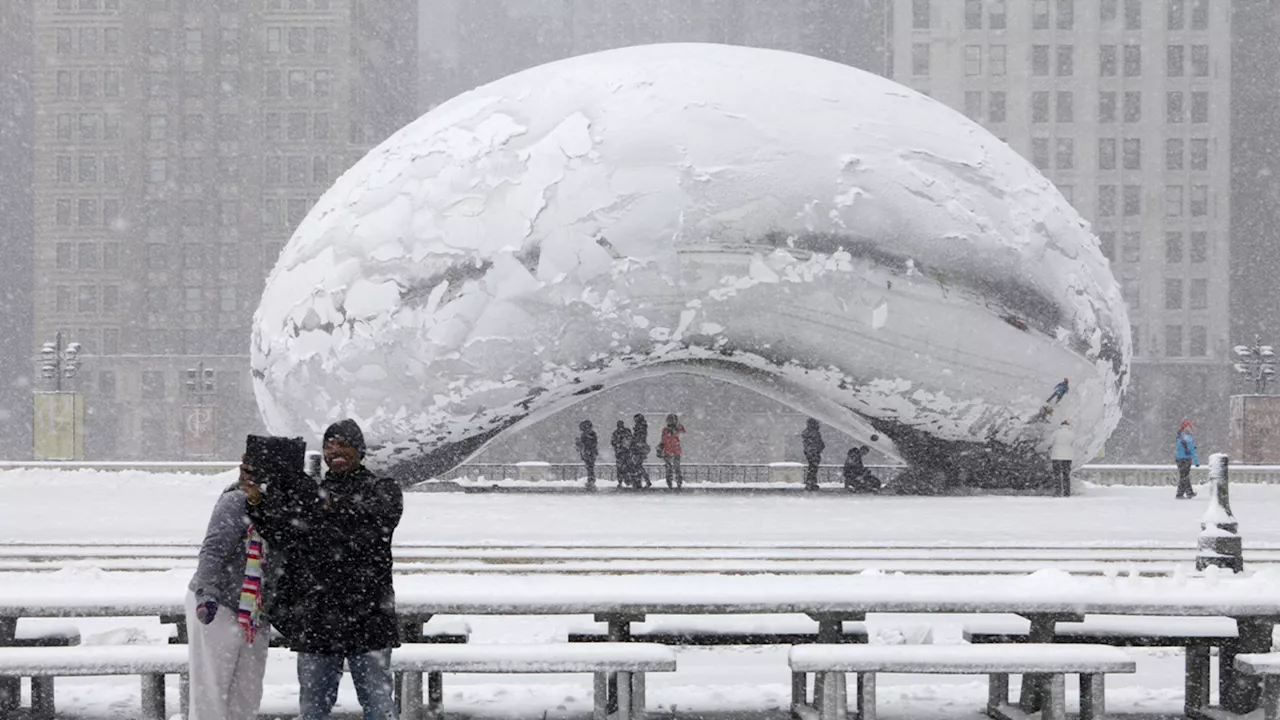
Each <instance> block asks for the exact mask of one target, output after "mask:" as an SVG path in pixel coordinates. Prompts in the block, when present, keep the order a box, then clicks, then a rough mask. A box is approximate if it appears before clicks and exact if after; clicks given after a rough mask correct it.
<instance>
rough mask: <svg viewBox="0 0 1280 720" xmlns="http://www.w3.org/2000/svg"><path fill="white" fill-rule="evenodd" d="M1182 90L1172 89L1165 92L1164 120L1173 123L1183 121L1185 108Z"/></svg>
mask: <svg viewBox="0 0 1280 720" xmlns="http://www.w3.org/2000/svg"><path fill="white" fill-rule="evenodd" d="M1182 98H1183V96H1182V91H1181V90H1172V91H1170V92H1167V93H1165V94H1164V121H1165V122H1167V123H1171V124H1177V123H1180V122H1182V116H1183V115H1184V114H1185V112H1184V110H1183V100H1182Z"/></svg>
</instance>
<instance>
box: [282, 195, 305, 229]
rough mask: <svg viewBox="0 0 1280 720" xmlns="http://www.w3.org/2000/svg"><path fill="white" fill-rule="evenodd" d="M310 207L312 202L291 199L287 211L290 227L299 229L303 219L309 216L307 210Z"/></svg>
mask: <svg viewBox="0 0 1280 720" xmlns="http://www.w3.org/2000/svg"><path fill="white" fill-rule="evenodd" d="M310 207H311V202H310V201H308V200H300V199H296V198H289V204H288V209H287V211H286V212H287V215H288V216H287V217H286V218H285V220H286V221H288V223H289V227H297V226H298V223H300V222H302V220H303V218H305V217H306V216H307V210H308V209H309V208H310Z"/></svg>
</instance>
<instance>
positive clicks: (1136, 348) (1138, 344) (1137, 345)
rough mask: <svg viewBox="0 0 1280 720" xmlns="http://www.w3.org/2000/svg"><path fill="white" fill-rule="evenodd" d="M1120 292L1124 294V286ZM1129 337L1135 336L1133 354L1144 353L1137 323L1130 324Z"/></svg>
mask: <svg viewBox="0 0 1280 720" xmlns="http://www.w3.org/2000/svg"><path fill="white" fill-rule="evenodd" d="M1120 293H1121V294H1122V295H1123V294H1124V288H1123V287H1122V288H1121V289H1120ZM1129 337H1131V338H1133V354H1134V355H1141V354H1142V350H1141V348H1142V343H1141V342H1140V340H1141V339H1142V334H1141V333H1140V332H1139V331H1138V326H1137V325H1130V326H1129Z"/></svg>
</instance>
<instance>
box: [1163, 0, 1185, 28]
mask: <svg viewBox="0 0 1280 720" xmlns="http://www.w3.org/2000/svg"><path fill="white" fill-rule="evenodd" d="M1166 1H1167V2H1168V3H1169V7H1168V19H1167V21H1166V26H1167V27H1168V28H1169V29H1170V30H1182V29H1183V28H1185V27H1186V26H1187V7H1186V5H1187V4H1186V0H1166Z"/></svg>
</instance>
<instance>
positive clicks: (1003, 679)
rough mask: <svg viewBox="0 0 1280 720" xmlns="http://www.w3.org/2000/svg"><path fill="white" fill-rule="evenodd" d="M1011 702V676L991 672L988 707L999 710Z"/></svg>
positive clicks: (988, 686) (988, 681)
mask: <svg viewBox="0 0 1280 720" xmlns="http://www.w3.org/2000/svg"><path fill="white" fill-rule="evenodd" d="M1008 704H1009V676H1008V675H1007V674H1006V673H991V676H990V678H988V680H987V709H988V710H997V709H999V708H1002V707H1004V706H1005V705H1008Z"/></svg>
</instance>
